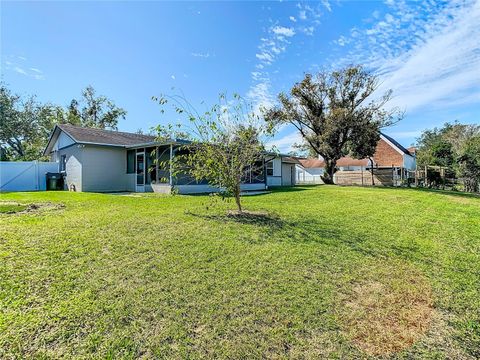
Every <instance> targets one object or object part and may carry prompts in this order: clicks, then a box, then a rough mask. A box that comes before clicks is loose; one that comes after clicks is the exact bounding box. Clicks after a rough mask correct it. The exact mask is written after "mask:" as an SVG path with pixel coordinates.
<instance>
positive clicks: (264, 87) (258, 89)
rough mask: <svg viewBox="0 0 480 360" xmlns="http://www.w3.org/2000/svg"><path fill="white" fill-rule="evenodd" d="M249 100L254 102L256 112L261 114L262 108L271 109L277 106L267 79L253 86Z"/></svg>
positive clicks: (248, 95) (248, 94) (249, 93)
mask: <svg viewBox="0 0 480 360" xmlns="http://www.w3.org/2000/svg"><path fill="white" fill-rule="evenodd" d="M247 98H249V99H251V100H253V101H254V104H255V106H254V107H255V112H257V113H259V112H260V110H261V109H262V108H270V107H272V106H273V105H274V104H275V99H274V98H273V96H272V95H271V92H270V82H269V80H268V79H265V80H264V81H263V82H259V83H257V84H255V85H254V86H252V87H251V88H250V90H249V91H248V93H247Z"/></svg>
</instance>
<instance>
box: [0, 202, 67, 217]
mask: <svg viewBox="0 0 480 360" xmlns="http://www.w3.org/2000/svg"><path fill="white" fill-rule="evenodd" d="M63 208H65V205H63V204H59V203H50V202H44V203H30V204H21V203H17V202H6V201H2V202H0V215H21V214H27V213H41V212H47V211H53V210H60V209H63Z"/></svg>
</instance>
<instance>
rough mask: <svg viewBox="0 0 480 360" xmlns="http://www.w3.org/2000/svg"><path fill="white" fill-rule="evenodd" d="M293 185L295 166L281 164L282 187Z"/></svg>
mask: <svg viewBox="0 0 480 360" xmlns="http://www.w3.org/2000/svg"><path fill="white" fill-rule="evenodd" d="M293 185H295V165H294V164H282V186H293Z"/></svg>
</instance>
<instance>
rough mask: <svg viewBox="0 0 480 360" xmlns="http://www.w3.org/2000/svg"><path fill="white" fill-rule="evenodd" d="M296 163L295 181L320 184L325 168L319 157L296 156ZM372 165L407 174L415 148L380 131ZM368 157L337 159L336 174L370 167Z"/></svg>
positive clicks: (411, 164)
mask: <svg viewBox="0 0 480 360" xmlns="http://www.w3.org/2000/svg"><path fill="white" fill-rule="evenodd" d="M297 160H298V164H297V165H296V181H297V183H300V184H321V183H322V180H321V176H322V174H323V172H324V169H325V163H324V162H323V160H322V159H321V158H318V159H316V158H309V159H302V158H298V159H297ZM372 160H373V167H374V168H375V169H379V170H380V169H382V170H383V171H384V172H390V171H391V172H392V174H393V175H394V176H396V177H399V178H404V177H406V176H407V172H408V171H413V170H415V167H416V156H415V148H413V147H412V148H409V149H406V148H404V147H403V146H402V145H401V144H400V143H398V142H397V141H396V140H395V139H393V138H392V137H390V136H388V135H386V134H384V133H380V140H379V141H378V144H377V147H376V149H375V154H374V155H373V157H372ZM371 165H372V163H371V161H370V159H354V158H352V157H349V156H345V157H342V158H340V159H339V160H338V161H337V176H340V175H342V173H343V172H347V171H356V172H359V171H360V172H361V171H363V170H369V169H371Z"/></svg>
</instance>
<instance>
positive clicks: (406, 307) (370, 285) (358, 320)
mask: <svg viewBox="0 0 480 360" xmlns="http://www.w3.org/2000/svg"><path fill="white" fill-rule="evenodd" d="M372 270H373V271H372ZM367 272H368V274H363V281H361V282H358V283H357V284H356V285H355V286H353V288H352V291H351V293H350V294H349V295H348V297H346V298H345V300H344V307H343V310H342V312H343V313H342V322H343V324H344V327H345V331H346V333H347V336H348V337H349V338H350V339H351V340H352V341H353V342H354V343H355V345H356V346H357V347H358V348H360V349H361V350H363V351H364V352H365V353H367V354H369V355H385V354H391V353H395V352H399V351H401V350H404V349H406V348H408V347H410V346H411V345H412V344H414V343H415V342H416V341H417V340H419V339H420V338H421V337H422V336H423V335H424V334H425V332H426V331H427V330H428V329H429V327H430V322H431V318H432V314H433V308H432V299H431V288H430V285H429V283H428V282H427V279H426V278H425V277H424V276H423V275H422V274H421V273H420V272H419V271H417V270H416V269H414V268H412V267H410V266H407V265H400V264H395V266H392V265H386V264H385V263H382V264H377V265H375V266H374V268H373V269H368V271H367ZM365 275H367V276H366V277H365Z"/></svg>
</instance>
